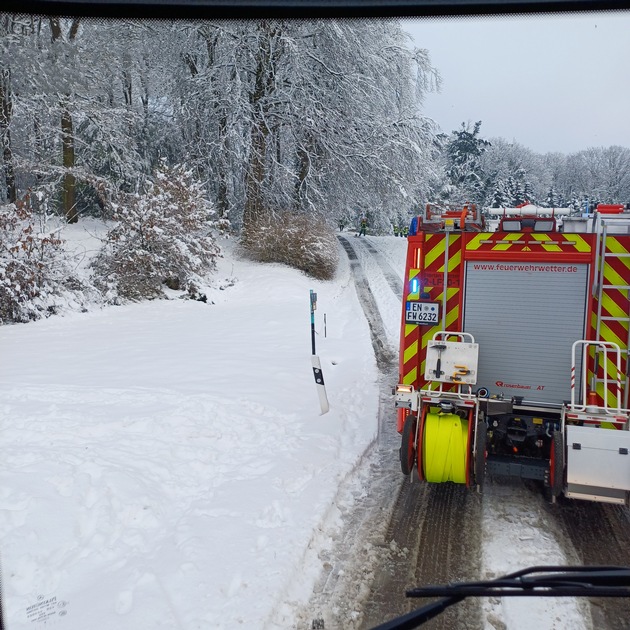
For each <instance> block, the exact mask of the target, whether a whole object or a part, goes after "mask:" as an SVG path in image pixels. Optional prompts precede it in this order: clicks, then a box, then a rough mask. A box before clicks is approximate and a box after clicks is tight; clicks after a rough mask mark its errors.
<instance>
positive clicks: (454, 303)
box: [395, 205, 630, 505]
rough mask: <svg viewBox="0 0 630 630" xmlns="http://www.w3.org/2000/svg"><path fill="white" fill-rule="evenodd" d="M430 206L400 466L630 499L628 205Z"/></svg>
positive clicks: (412, 299)
mask: <svg viewBox="0 0 630 630" xmlns="http://www.w3.org/2000/svg"><path fill="white" fill-rule="evenodd" d="M490 212H491V213H492V215H493V217H492V220H493V221H494V226H493V227H495V228H496V229H494V230H492V231H491V230H490V229H489V228H488V223H489V221H488V220H487V219H486V217H487V215H488V211H485V212H481V211H480V209H478V208H476V207H475V206H474V205H467V206H464V207H459V208H453V207H437V206H434V205H427V207H426V208H425V209H424V210H423V212H422V214H421V215H420V216H418V217H415V218H414V219H413V220H412V222H411V227H410V230H409V236H408V237H407V241H408V246H407V258H406V269H405V282H404V290H403V308H402V320H401V334H400V369H399V382H398V385H397V386H396V388H395V404H396V407H397V429H398V432H399V433H400V435H401V448H400V463H401V468H402V472H403V473H404V474H406V475H409V474H413V475H414V477H417V478H419V479H420V480H422V481H425V482H429V483H444V482H453V483H459V484H465V485H467V486H469V487H471V488H474V487H476V488H477V489H478V490H480V491H481V489H482V487H483V482H484V476H485V475H496V476H503V477H517V478H521V479H531V480H537V481H538V482H540V483H541V486H542V487H544V489H545V492H546V494H547V495H548V497H549V498H550V499H551V500H552V501H555V499H556V497H558V496H560V495H561V494H563V495H564V496H566V497H571V498H577V499H587V500H591V501H602V502H608V503H618V504H625V505H628V504H629V498H630V430H629V429H630V411H629V409H628V407H629V403H628V391H629V384H628V371H629V369H628V347H629V345H630V343H629V341H630V340H629V328H630V326H629V324H630V302H629V297H630V296H629V290H630V212H629V211H628V209H627V208H626V207H625V206H623V205H599V206H598V207H597V209H596V211H594V212H592V213H590V214H584V215H580V216H573V215H572V213H571V212H570V211H569V210H568V209H562V208H560V209H558V208H555V209H551V208H539V207H535V206H532V205H524V206H522V207H519V208H493V209H491V210H490Z"/></svg>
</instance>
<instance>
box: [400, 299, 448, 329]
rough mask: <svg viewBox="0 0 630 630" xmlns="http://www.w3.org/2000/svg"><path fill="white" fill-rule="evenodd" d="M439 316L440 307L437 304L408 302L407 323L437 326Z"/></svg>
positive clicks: (406, 310)
mask: <svg viewBox="0 0 630 630" xmlns="http://www.w3.org/2000/svg"><path fill="white" fill-rule="evenodd" d="M439 314H440V307H439V305H438V304H436V303H435V302H407V306H406V308H405V323H407V324H427V325H429V326H435V325H436V324H438V316H439Z"/></svg>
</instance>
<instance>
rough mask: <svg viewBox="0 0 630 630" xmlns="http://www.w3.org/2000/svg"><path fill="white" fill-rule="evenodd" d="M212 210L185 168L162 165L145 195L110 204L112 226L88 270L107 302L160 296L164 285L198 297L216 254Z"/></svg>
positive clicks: (202, 192)
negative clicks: (91, 270)
mask: <svg viewBox="0 0 630 630" xmlns="http://www.w3.org/2000/svg"><path fill="white" fill-rule="evenodd" d="M212 214H213V211H212V208H211V206H210V204H209V203H208V202H207V201H206V199H205V197H204V191H203V187H202V185H201V184H200V183H199V182H197V181H196V180H195V179H194V177H193V176H192V173H191V172H190V171H188V170H186V169H185V168H184V167H183V166H175V167H167V166H165V165H164V166H162V167H161V168H159V169H158V170H157V172H156V173H155V177H154V179H153V180H152V181H149V182H148V183H147V189H146V191H144V192H142V193H135V194H127V195H124V196H123V197H122V198H121V200H120V201H118V202H117V203H116V204H114V207H113V220H114V222H115V225H114V227H113V228H112V229H111V230H110V231H109V232H108V234H107V236H106V239H105V243H104V245H103V249H102V250H101V251H100V252H99V254H98V255H97V257H96V258H95V260H94V262H93V263H92V267H93V270H94V280H95V283H96V285H97V286H98V287H99V288H100V289H101V290H102V291H103V292H104V293H105V295H106V298H107V299H108V300H110V301H114V302H115V301H117V299H118V297H119V296H120V297H122V298H123V299H129V300H139V299H146V298H156V297H163V296H164V294H165V287H168V288H170V289H173V290H182V291H187V292H188V293H189V294H190V295H192V296H195V295H197V294H198V293H199V289H200V287H201V285H203V283H204V278H205V277H206V275H207V274H208V273H209V272H210V271H212V270H213V269H214V268H215V264H216V258H217V256H218V255H219V254H220V252H219V248H218V246H217V244H216V242H215V239H214V236H213V234H212V231H211V228H212V223H211V218H212Z"/></svg>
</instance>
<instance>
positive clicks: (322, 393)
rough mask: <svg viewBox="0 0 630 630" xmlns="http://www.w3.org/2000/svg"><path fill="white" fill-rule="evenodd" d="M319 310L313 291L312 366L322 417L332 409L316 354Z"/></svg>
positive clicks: (315, 294)
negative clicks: (316, 327)
mask: <svg viewBox="0 0 630 630" xmlns="http://www.w3.org/2000/svg"><path fill="white" fill-rule="evenodd" d="M316 308H317V293H315V291H313V290H312V289H311V348H312V350H313V354H312V356H311V364H312V366H313V376H314V377H315V384H316V385H317V395H318V396H319V406H320V407H321V408H322V415H323V414H325V413H327V412H328V410H329V409H330V405H329V404H328V396H327V395H326V386H325V385H324V373H323V372H322V366H321V363H320V362H319V357H318V356H317V355H316V354H315V309H316Z"/></svg>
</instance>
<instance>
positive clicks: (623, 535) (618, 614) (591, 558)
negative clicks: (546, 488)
mask: <svg viewBox="0 0 630 630" xmlns="http://www.w3.org/2000/svg"><path fill="white" fill-rule="evenodd" d="M547 510H548V512H549V513H550V514H551V515H552V517H553V518H554V519H556V521H557V522H558V523H559V524H560V526H561V527H562V528H563V530H564V532H565V534H566V537H567V545H571V544H572V548H570V550H571V551H573V553H574V554H575V553H577V555H578V557H579V560H578V562H579V563H581V564H585V565H615V566H619V565H624V566H630V511H629V510H628V508H627V507H625V506H621V505H608V504H605V503H591V502H590V501H579V500H575V499H566V498H560V499H559V500H558V502H557V503H556V504H555V505H551V504H548V505H547ZM590 603H591V616H592V619H593V627H594V628H597V629H598V630H599V629H602V630H603V629H605V628H607V629H608V630H626V629H627V628H628V627H630V601H629V600H628V599H623V598H619V599H618V598H593V599H591V600H590Z"/></svg>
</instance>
